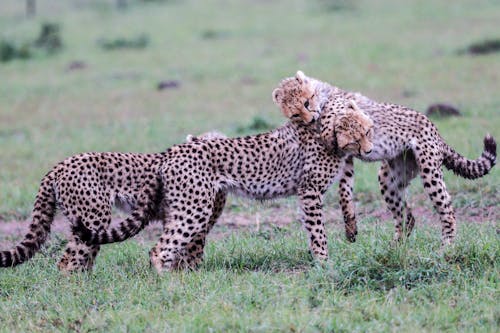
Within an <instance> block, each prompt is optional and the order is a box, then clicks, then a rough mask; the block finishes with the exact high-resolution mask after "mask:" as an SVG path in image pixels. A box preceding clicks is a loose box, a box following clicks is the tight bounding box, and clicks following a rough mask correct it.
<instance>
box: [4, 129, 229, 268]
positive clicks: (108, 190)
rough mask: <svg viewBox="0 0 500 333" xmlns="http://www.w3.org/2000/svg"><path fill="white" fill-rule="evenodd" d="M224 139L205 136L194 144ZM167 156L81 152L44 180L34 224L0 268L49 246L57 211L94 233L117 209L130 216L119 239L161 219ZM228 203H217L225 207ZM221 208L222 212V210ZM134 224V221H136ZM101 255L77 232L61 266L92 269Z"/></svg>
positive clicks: (36, 200) (11, 264)
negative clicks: (163, 169) (205, 140)
mask: <svg viewBox="0 0 500 333" xmlns="http://www.w3.org/2000/svg"><path fill="white" fill-rule="evenodd" d="M214 137H221V135H220V134H217V133H213V132H210V133H206V134H204V135H202V136H200V137H191V138H190V140H191V141H200V140H202V139H204V138H207V139H211V138H214ZM166 156H167V153H157V154H132V153H83V154H79V155H75V156H72V157H69V158H67V159H66V160H64V161H62V162H61V163H59V164H57V165H56V166H55V167H54V168H53V169H52V170H51V171H50V172H49V173H48V174H47V175H46V176H45V177H44V178H43V179H42V181H41V184H40V188H39V190H38V194H37V195H36V198H35V203H34V207H33V213H32V222H31V223H30V226H29V230H28V232H27V233H26V235H25V236H24V239H23V240H22V241H21V242H20V243H19V244H18V245H16V246H15V247H14V248H13V249H11V250H6V251H0V267H11V266H16V265H18V264H21V263H23V262H24V261H26V260H27V259H29V258H31V257H32V256H33V255H34V254H35V253H36V252H37V251H38V250H39V249H40V247H41V245H42V244H43V243H44V242H45V241H46V239H47V237H48V235H49V233H50V227H51V224H52V221H53V219H54V215H55V213H56V209H60V210H61V211H62V213H63V214H64V215H65V217H66V218H67V219H68V220H69V222H70V224H71V225H72V226H73V227H74V226H75V225H78V224H83V225H85V226H87V227H88V228H91V229H93V230H107V227H108V225H109V223H110V222H111V210H112V207H113V206H116V207H118V208H120V209H121V210H124V211H126V212H130V216H129V217H128V218H126V219H125V221H124V223H122V224H121V225H122V228H121V229H118V230H114V233H115V236H117V237H118V236H119V235H121V234H123V233H127V234H129V233H137V232H138V231H137V230H128V229H127V226H130V227H132V226H134V225H140V226H143V225H146V224H147V223H148V222H149V221H150V220H153V219H163V216H164V212H163V211H162V209H161V208H162V206H161V205H160V202H161V201H162V199H163V195H162V186H161V177H160V167H161V165H162V162H163V161H164V159H165V157H166ZM223 200H225V196H223V198H219V201H217V202H216V204H215V206H216V208H215V209H214V211H217V209H221V208H217V207H218V206H217V204H219V205H220V204H221V201H223ZM223 206H224V205H223V203H222V207H223ZM132 221H134V222H132ZM98 252H99V245H98V244H96V245H95V244H90V245H89V244H87V243H84V242H83V241H82V240H81V238H80V237H79V236H78V235H76V234H75V233H73V234H72V235H71V236H70V239H69V242H68V244H67V246H66V250H65V251H64V255H63V256H62V258H61V260H60V261H59V264H58V267H59V268H60V269H61V270H63V271H74V270H85V269H89V268H91V267H92V265H93V263H94V260H95V257H96V256H97V254H98Z"/></svg>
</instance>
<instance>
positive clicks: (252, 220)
mask: <svg viewBox="0 0 500 333" xmlns="http://www.w3.org/2000/svg"><path fill="white" fill-rule="evenodd" d="M463 195H466V194H463ZM463 195H460V194H457V195H456V196H455V195H453V194H452V196H453V197H454V198H457V197H458V198H459V197H460V196H463ZM469 196H473V194H471V193H469ZM373 197H374V198H376V196H375V195H374V196H373ZM499 200H500V198H498V197H497V193H495V191H492V192H489V193H487V197H485V196H483V197H481V199H480V200H469V201H467V204H465V205H464V204H463V203H460V202H458V203H457V204H455V213H456V218H457V221H458V223H459V224H460V223H465V222H473V223H482V222H491V221H494V222H497V221H500V210H499V209H498V207H499V203H500V202H499ZM368 201H369V202H363V203H360V202H357V204H356V211H357V215H358V223H359V225H362V224H363V223H385V222H387V221H391V220H392V216H391V214H390V212H388V211H387V210H386V208H385V206H384V204H383V202H382V201H381V200H371V199H370V200H368ZM409 202H411V203H412V207H413V208H412V211H413V214H414V216H415V217H416V218H417V226H418V225H419V224H439V216H438V215H437V214H436V213H435V212H434V211H433V209H432V207H431V205H430V203H429V200H428V199H427V198H426V196H425V195H423V194H419V195H415V196H413V197H412V198H410V200H409ZM241 203H242V205H243V210H241V208H242V207H240V206H239V205H234V204H233V205H230V206H229V207H228V208H226V210H225V212H224V213H223V214H222V216H221V217H220V219H219V221H218V223H217V225H216V226H215V227H214V229H213V231H212V232H211V233H210V235H209V238H210V239H221V238H224V237H227V236H229V235H230V234H231V233H233V232H234V231H235V230H247V231H255V232H259V231H262V230H268V229H270V228H276V227H278V228H283V227H288V226H289V225H291V224H292V223H297V221H298V216H299V214H298V210H297V205H296V204H294V203H293V202H283V203H282V202H271V203H265V204H259V203H255V202H250V201H241ZM123 217H124V215H118V216H116V217H115V218H114V219H113V222H112V223H113V224H115V223H118V222H119V221H120V220H121V219H122V218H123ZM324 219H325V223H326V224H327V227H330V228H332V227H333V228H343V218H342V213H341V211H340V208H339V207H338V206H337V205H335V207H331V206H329V205H327V206H326V209H325V212H324ZM28 225H29V220H27V219H26V220H12V221H2V220H1V219H0V248H2V249H4V248H8V247H10V246H12V245H14V244H15V243H16V242H17V241H18V240H19V239H20V238H21V237H22V236H23V235H24V233H25V232H26V230H27V228H28ZM161 233H162V226H161V224H160V223H158V222H153V223H151V224H150V225H149V226H147V227H146V229H145V230H144V231H142V232H141V233H140V234H139V235H138V236H137V237H135V240H137V241H138V242H141V243H145V242H151V241H154V240H156V239H158V238H159V236H160V234H161ZM51 234H61V235H64V236H68V235H69V223H68V222H67V220H66V219H65V218H64V216H62V215H57V216H56V218H55V220H54V222H53V224H52V231H51Z"/></svg>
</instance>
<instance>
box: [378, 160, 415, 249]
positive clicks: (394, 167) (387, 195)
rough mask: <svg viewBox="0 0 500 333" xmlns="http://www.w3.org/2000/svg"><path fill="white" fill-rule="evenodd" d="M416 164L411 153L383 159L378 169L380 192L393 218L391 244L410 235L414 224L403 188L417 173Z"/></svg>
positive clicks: (404, 188)
mask: <svg viewBox="0 0 500 333" xmlns="http://www.w3.org/2000/svg"><path fill="white" fill-rule="evenodd" d="M417 170H418V167H417V164H416V161H415V157H414V155H413V153H411V152H406V153H405V154H403V155H401V156H399V157H397V158H395V159H393V160H390V161H383V162H382V165H381V167H380V170H379V175H378V179H379V184H380V192H381V193H382V196H383V198H384V200H385V202H386V204H387V208H388V209H389V210H390V211H391V213H392V216H393V218H394V220H395V231H394V238H393V244H398V243H399V242H401V240H402V239H403V238H404V237H408V236H410V234H411V232H412V231H413V227H414V226H415V217H414V216H413V214H412V212H411V209H410V207H409V206H408V203H407V201H406V198H405V190H406V188H407V187H408V185H409V184H410V182H411V181H412V180H413V179H414V178H415V176H416V175H417Z"/></svg>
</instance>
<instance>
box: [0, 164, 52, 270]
mask: <svg viewBox="0 0 500 333" xmlns="http://www.w3.org/2000/svg"><path fill="white" fill-rule="evenodd" d="M55 213H56V196H55V192H54V187H53V176H52V173H49V174H47V175H46V176H45V177H44V178H43V179H42V182H41V184H40V188H39V189H38V194H37V195H36V198H35V204H34V206H33V213H32V222H31V224H30V225H29V230H28V232H27V233H26V235H25V236H24V239H23V240H22V241H21V242H20V243H19V244H17V245H16V246H15V247H14V248H12V249H11V250H6V251H0V267H12V266H16V265H19V264H22V263H23V262H25V261H26V260H28V259H30V258H31V257H33V255H34V254H35V253H36V252H37V251H38V250H39V249H40V247H41V246H42V244H43V243H45V241H46V240H47V237H48V235H49V233H50V226H51V224H52V221H53V220H54V215H55Z"/></svg>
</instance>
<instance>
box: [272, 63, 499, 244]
mask: <svg viewBox="0 0 500 333" xmlns="http://www.w3.org/2000/svg"><path fill="white" fill-rule="evenodd" d="M297 77H300V78H301V80H302V81H308V82H310V86H309V87H304V85H296V87H294V89H296V90H297V94H296V96H299V95H300V93H302V94H305V95H306V96H309V98H308V99H307V100H304V99H303V98H302V99H300V98H294V99H290V100H287V101H284V103H285V105H283V106H282V113H283V114H284V115H285V116H286V117H288V118H291V119H299V120H300V121H303V122H305V123H309V122H310V121H311V119H312V118H318V117H319V116H320V115H321V118H328V117H336V108H337V105H338V104H339V103H343V101H345V100H346V99H347V100H354V101H355V104H356V105H357V106H359V107H360V108H361V109H362V110H363V112H364V113H366V115H368V116H369V117H370V119H371V120H372V121H373V124H374V126H373V133H366V134H367V135H370V138H371V139H372V142H373V149H372V150H370V151H363V150H362V149H360V150H359V154H358V155H356V157H358V158H359V159H361V160H363V161H368V162H372V161H382V166H381V168H380V170H379V176H378V179H379V183H380V190H381V193H382V196H383V197H384V200H385V202H386V203H387V205H388V208H389V209H390V211H391V212H392V215H393V217H394V219H395V220H396V223H395V234H394V240H395V241H399V240H401V238H402V236H403V232H404V229H405V231H406V235H407V236H409V235H410V233H411V231H412V229H413V227H414V225H415V218H414V217H413V215H412V212H411V210H410V208H409V207H408V205H407V203H406V201H405V199H404V195H403V192H404V191H405V189H406V187H407V186H408V185H409V184H410V182H411V181H412V179H414V178H415V177H416V176H417V174H420V177H421V179H422V182H423V185H424V189H425V191H426V192H427V194H428V196H429V198H430V200H431V201H432V203H433V206H434V208H435V209H436V211H437V212H438V213H439V216H440V220H441V225H442V245H447V244H450V243H452V242H453V240H454V238H455V234H456V226H455V224H456V222H455V215H454V211H453V207H452V205H451V198H450V195H449V194H448V191H447V190H446V185H445V183H444V180H443V172H442V170H441V166H442V165H443V164H444V166H445V167H446V168H448V169H451V170H453V172H454V173H455V174H457V175H459V176H461V177H464V178H468V179H475V178H479V177H482V176H484V175H486V174H487V173H488V172H489V171H490V170H491V168H492V167H493V166H494V165H495V161H496V142H495V140H494V139H493V137H491V136H490V135H486V137H485V138H484V150H483V153H482V155H481V156H480V157H479V158H478V159H476V160H469V159H466V158H465V157H463V156H461V155H460V154H458V153H457V152H456V151H455V150H454V149H453V148H451V147H450V146H449V145H447V144H446V142H445V141H444V140H443V138H442V137H441V135H440V134H439V132H438V130H437V128H436V127H435V126H434V124H432V122H431V121H430V120H429V119H428V118H427V117H426V116H425V115H423V114H421V113H419V112H417V111H414V110H412V109H410V108H407V107H404V106H400V105H395V104H389V103H378V102H375V101H373V100H371V99H369V98H367V97H365V96H363V95H361V94H359V93H352V92H347V91H344V90H342V89H340V88H337V87H334V86H331V85H329V84H328V83H325V82H321V81H319V80H316V79H313V78H309V77H307V76H305V75H304V73H302V72H300V71H299V72H297ZM301 103H302V104H303V109H306V110H302V112H290V110H293V109H296V108H297V105H300V104H301ZM311 105H314V108H313V109H311ZM307 109H309V110H307ZM306 111H310V112H306ZM320 135H321V137H322V138H323V140H324V141H325V143H326V144H327V145H329V146H331V147H333V149H334V150H335V149H338V148H339V142H340V141H339V136H338V134H336V133H335V131H332V130H331V129H325V128H323V129H322V132H321V133H320ZM351 144H352V143H351ZM354 145H358V146H359V147H361V144H360V142H357V143H354ZM340 148H342V145H340ZM344 148H345V147H344ZM342 181H343V180H340V182H341V183H342ZM345 181H346V182H351V181H352V177H351V178H349V179H346V180H345ZM341 198H342V197H341ZM349 199H350V200H352V198H351V197H349ZM341 200H342V199H341ZM347 219H349V217H348V218H347ZM351 221H352V223H354V224H355V220H354V219H352V220H351ZM352 223H351V225H348V224H346V229H349V230H346V232H347V233H348V234H349V233H352V232H353V231H354V232H355V226H353V225H352Z"/></svg>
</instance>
